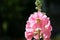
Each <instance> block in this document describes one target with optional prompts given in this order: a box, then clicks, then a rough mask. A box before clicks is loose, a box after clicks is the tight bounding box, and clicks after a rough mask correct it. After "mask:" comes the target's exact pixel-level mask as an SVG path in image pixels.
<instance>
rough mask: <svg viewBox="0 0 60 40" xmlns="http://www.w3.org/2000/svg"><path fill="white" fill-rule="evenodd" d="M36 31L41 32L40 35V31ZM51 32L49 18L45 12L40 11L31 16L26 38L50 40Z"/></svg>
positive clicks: (27, 25)
mask: <svg viewBox="0 0 60 40" xmlns="http://www.w3.org/2000/svg"><path fill="white" fill-rule="evenodd" d="M36 29H38V30H39V32H40V33H39V34H38V30H36ZM51 31H52V27H51V24H50V20H49V17H47V16H46V15H45V14H43V12H39V11H38V12H35V13H34V14H31V16H30V17H29V19H28V21H27V24H26V32H25V37H26V39H27V40H31V39H32V37H34V38H35V39H38V38H41V37H42V36H43V38H44V40H47V39H48V38H50V35H51ZM35 34H36V35H35ZM42 34H43V35H42ZM39 35H40V37H39ZM48 40H50V39H48Z"/></svg>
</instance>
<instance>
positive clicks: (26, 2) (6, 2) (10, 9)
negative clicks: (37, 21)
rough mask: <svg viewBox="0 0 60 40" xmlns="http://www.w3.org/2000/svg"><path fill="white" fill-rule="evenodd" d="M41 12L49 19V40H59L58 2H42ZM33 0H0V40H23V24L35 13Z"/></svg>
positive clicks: (45, 0) (59, 2)
mask: <svg viewBox="0 0 60 40" xmlns="http://www.w3.org/2000/svg"><path fill="white" fill-rule="evenodd" d="M42 1H43V3H42V4H43V6H42V11H43V12H46V14H47V16H48V17H50V20H51V25H52V27H53V31H52V35H51V39H52V40H60V1H59V0H42ZM34 2H35V0H0V40H25V37H24V32H25V24H26V21H27V19H28V17H29V16H30V14H32V13H33V12H35V11H36V10H35V4H34Z"/></svg>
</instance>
